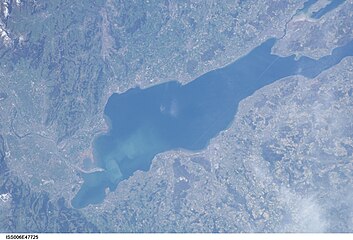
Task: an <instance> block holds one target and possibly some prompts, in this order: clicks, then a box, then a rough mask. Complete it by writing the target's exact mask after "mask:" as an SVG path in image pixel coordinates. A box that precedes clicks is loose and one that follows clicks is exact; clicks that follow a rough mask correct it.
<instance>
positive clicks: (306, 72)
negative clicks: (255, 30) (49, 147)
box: [72, 39, 353, 208]
mask: <svg viewBox="0 0 353 240" xmlns="http://www.w3.org/2000/svg"><path fill="white" fill-rule="evenodd" d="M274 43H275V39H270V40H268V41H266V42H264V43H263V44H261V45H260V46H258V47H256V48H255V49H253V50H252V51H251V52H250V53H249V54H247V55H246V56H244V57H243V58H240V59H238V60H237V61H235V62H233V63H232V64H230V65H228V66H225V67H223V68H220V69H217V70H214V71H210V72H208V73H206V74H204V75H202V76H200V77H198V78H197V79H195V80H194V81H192V82H190V83H188V84H186V85H181V84H179V83H178V82H176V81H170V82H167V83H163V84H159V85H156V86H153V87H150V88H147V89H140V88H134V89H130V90H128V91H126V92H125V93H121V94H113V95H112V96H111V97H110V98H109V100H108V103H107V105H106V107H105V111H104V113H105V115H106V117H107V119H109V121H110V129H109V131H108V132H107V133H106V134H104V135H100V136H98V137H97V138H96V139H95V141H94V155H95V159H97V160H98V165H99V167H101V168H102V169H104V171H102V172H95V173H89V174H85V173H83V178H84V183H83V185H82V187H81V189H80V190H79V192H78V193H77V195H76V196H75V197H74V199H73V200H72V205H73V206H74V207H75V208H82V207H85V206H87V205H88V204H97V203H100V202H102V201H103V199H104V197H105V191H106V189H110V191H113V190H114V189H115V188H116V186H117V185H118V183H119V182H120V181H122V180H124V179H127V178H129V177H130V176H132V175H133V174H134V172H136V171H137V170H142V171H148V170H149V168H150V165H151V161H152V159H153V157H154V156H155V155H156V154H158V153H161V152H165V151H168V150H171V149H186V150H191V151H197V150H201V149H203V148H205V147H206V146H207V144H208V142H209V140H210V139H211V138H213V137H215V136H216V135H217V134H218V133H219V132H220V131H222V130H224V129H226V128H227V127H228V126H229V125H230V124H231V122H232V120H233V118H234V116H235V113H236V111H237V107H238V104H239V102H240V101H241V100H242V99H244V98H246V97H248V96H250V95H252V94H253V93H254V92H255V91H256V90H258V89H260V88H262V87H264V86H266V85H268V84H271V83H273V82H275V81H277V80H279V79H281V78H284V77H287V76H291V75H296V74H300V75H303V76H306V77H309V78H313V77H315V76H317V75H318V74H319V73H321V72H322V71H323V70H325V69H328V68H330V67H332V66H333V65H335V64H337V63H338V62H340V61H341V60H342V58H344V57H346V56H352V55H353V41H352V42H350V43H349V44H347V45H345V46H343V47H339V48H337V49H335V50H334V51H333V52H332V54H331V55H329V56H325V57H323V58H321V59H318V60H314V59H311V58H307V57H301V58H299V59H295V58H294V56H289V57H279V56H277V55H273V54H271V48H272V46H273V45H274Z"/></svg>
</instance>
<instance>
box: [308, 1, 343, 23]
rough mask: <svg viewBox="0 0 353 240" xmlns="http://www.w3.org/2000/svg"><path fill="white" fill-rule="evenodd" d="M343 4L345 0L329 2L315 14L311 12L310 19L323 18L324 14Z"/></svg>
mask: <svg viewBox="0 0 353 240" xmlns="http://www.w3.org/2000/svg"><path fill="white" fill-rule="evenodd" d="M344 2H345V0H331V2H330V3H329V4H327V5H326V6H325V7H323V8H321V9H320V10H318V11H317V12H313V13H312V15H311V17H312V18H315V19H319V18H321V17H322V16H324V15H325V14H326V13H328V12H330V11H332V10H334V9H335V8H337V7H338V6H339V5H341V4H342V3H344Z"/></svg>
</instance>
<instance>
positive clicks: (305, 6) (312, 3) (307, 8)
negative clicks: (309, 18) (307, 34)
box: [297, 0, 318, 13]
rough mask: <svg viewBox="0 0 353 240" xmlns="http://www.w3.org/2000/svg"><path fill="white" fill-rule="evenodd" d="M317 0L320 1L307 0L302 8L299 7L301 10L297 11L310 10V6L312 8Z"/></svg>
mask: <svg viewBox="0 0 353 240" xmlns="http://www.w3.org/2000/svg"><path fill="white" fill-rule="evenodd" d="M317 1H318V0H308V1H306V2H305V3H304V6H303V7H302V8H301V9H299V10H298V11H297V13H300V12H304V13H306V12H308V10H309V8H310V7H311V6H312V5H314V4H315V3H316V2H317Z"/></svg>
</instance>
